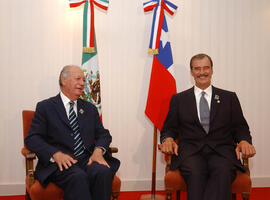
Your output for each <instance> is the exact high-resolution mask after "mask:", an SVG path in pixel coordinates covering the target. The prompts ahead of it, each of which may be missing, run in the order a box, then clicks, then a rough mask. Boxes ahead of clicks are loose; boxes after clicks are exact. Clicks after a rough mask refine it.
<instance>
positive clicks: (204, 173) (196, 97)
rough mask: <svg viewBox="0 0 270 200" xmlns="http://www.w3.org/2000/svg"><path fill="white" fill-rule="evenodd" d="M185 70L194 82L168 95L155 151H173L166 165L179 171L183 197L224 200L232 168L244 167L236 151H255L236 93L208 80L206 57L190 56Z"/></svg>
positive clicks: (248, 154)
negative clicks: (170, 161) (183, 185)
mask: <svg viewBox="0 0 270 200" xmlns="http://www.w3.org/2000/svg"><path fill="white" fill-rule="evenodd" d="M190 73H191V75H192V76H193V78H194V80H195V86H194V87H192V88H190V89H188V90H186V91H183V92H181V93H178V94H176V95H173V96H172V98H171V102H170V107H169V112H168V115H167V117H166V120H165V122H164V125H163V128H162V130H161V136H160V140H161V142H162V144H161V151H162V152H164V153H168V154H173V156H172V163H171V169H179V170H180V172H181V175H182V176H183V178H184V180H185V182H186V184H187V195H188V200H230V199H231V183H232V182H233V180H234V179H235V177H236V170H237V169H240V170H243V171H244V168H243V166H242V164H241V162H240V155H242V157H243V158H249V157H252V156H254V155H255V153H256V151H255V148H254V146H253V145H252V140H251V135H250V131H249V127H248V124H247V122H246V120H245V118H244V116H243V113H242V109H241V106H240V103H239V100H238V98H237V96H236V94H235V93H234V92H230V91H226V90H222V89H219V88H216V87H214V86H212V85H211V78H212V74H213V62H212V59H211V58H210V56H208V55H206V54H198V55H195V56H193V57H192V58H191V60H190ZM175 139H179V142H178V144H177V143H176V142H175ZM234 142H235V143H236V144H237V146H236V147H235V146H234Z"/></svg>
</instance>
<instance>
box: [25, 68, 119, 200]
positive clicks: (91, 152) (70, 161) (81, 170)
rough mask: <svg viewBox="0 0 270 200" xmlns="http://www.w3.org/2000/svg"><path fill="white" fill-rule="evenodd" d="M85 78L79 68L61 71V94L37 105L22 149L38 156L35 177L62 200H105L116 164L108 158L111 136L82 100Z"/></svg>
mask: <svg viewBox="0 0 270 200" xmlns="http://www.w3.org/2000/svg"><path fill="white" fill-rule="evenodd" d="M84 83H85V78H84V74H83V72H82V70H81V69H80V67H78V66H74V65H67V66H65V67H64V68H63V69H62V71H61V73H60V76H59V84H60V89H61V91H60V93H59V94H58V95H57V96H55V97H51V98H49V99H46V100H44V101H41V102H39V103H38V104H37V107H36V111H35V115H34V118H33V120H32V124H31V127H30V130H29V132H28V135H27V137H26V138H25V144H26V147H27V148H28V149H29V150H30V151H33V152H35V153H36V155H37V157H38V163H37V166H36V170H35V178H36V179H38V180H39V182H40V183H41V185H42V186H43V187H46V186H47V184H48V183H49V182H53V183H55V184H56V185H58V186H59V187H61V188H62V189H63V190H64V200H109V199H110V196H111V190H112V180H113V176H114V174H115V172H116V171H117V169H118V168H119V165H120V162H119V160H117V159H116V158H112V157H110V156H109V155H108V148H109V145H110V143H111V140H112V137H111V135H110V133H109V131H108V130H107V129H104V127H103V125H102V123H101V120H100V118H99V113H98V111H97V109H96V107H95V106H94V105H92V104H91V103H89V102H86V101H84V100H82V99H80V96H81V94H82V92H83V89H84Z"/></svg>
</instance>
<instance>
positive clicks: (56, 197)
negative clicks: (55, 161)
mask: <svg viewBox="0 0 270 200" xmlns="http://www.w3.org/2000/svg"><path fill="white" fill-rule="evenodd" d="M28 180H29V179H28V177H26V179H25V185H26V190H27V192H28V193H29V195H30V197H31V200H48V199H49V200H61V199H62V197H63V194H64V191H63V190H62V189H61V188H59V187H58V186H57V185H55V184H54V183H49V184H48V186H47V187H46V188H43V187H42V186H41V184H40V183H39V181H38V180H35V183H34V184H33V185H32V187H31V188H29V182H28ZM120 188H121V180H120V179H119V178H118V177H117V176H116V175H115V176H114V178H113V182H112V192H120Z"/></svg>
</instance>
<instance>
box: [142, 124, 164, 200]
mask: <svg viewBox="0 0 270 200" xmlns="http://www.w3.org/2000/svg"><path fill="white" fill-rule="evenodd" d="M156 164H157V127H156V126H154V132H153V161H152V189H151V194H144V195H142V196H141V198H140V200H148V199H152V200H165V197H164V196H163V195H159V194H156Z"/></svg>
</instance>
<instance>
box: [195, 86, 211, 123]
mask: <svg viewBox="0 0 270 200" xmlns="http://www.w3.org/2000/svg"><path fill="white" fill-rule="evenodd" d="M202 91H204V92H205V95H204V97H205V99H206V101H207V103H208V106H209V110H210V109H211V107H210V105H211V98H212V86H211V85H210V86H209V87H208V88H206V89H205V90H202V89H200V88H198V87H197V86H196V85H195V86H194V94H195V98H196V105H197V113H198V117H199V120H200V121H201V119H200V99H201V96H202Z"/></svg>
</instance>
